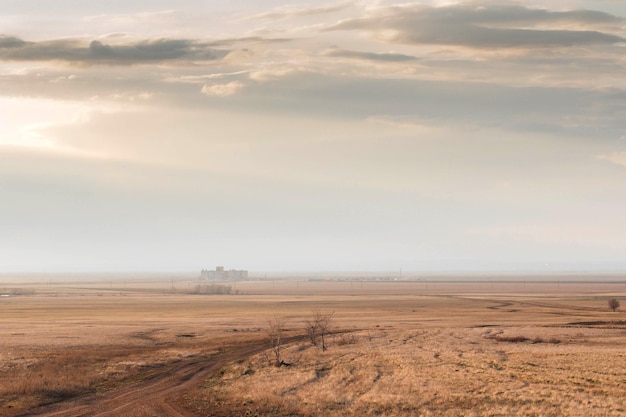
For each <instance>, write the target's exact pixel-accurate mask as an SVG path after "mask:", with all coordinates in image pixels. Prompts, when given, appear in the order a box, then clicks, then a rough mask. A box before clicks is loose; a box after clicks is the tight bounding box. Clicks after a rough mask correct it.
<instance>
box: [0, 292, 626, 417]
mask: <svg viewBox="0 0 626 417" xmlns="http://www.w3.org/2000/svg"><path fill="white" fill-rule="evenodd" d="M282 285H283V286H282V289H283V290H284V291H283V294H281V293H280V292H281V291H280V290H281V284H279V285H276V283H272V282H268V283H238V284H237V292H239V294H236V295H235V294H231V295H227V294H222V295H208V294H180V292H177V293H173V294H159V293H158V291H157V292H152V293H150V292H148V291H145V289H146V288H147V287H146V288H144V287H143V286H142V287H141V288H139V287H138V288H132V287H130V286H129V287H126V288H124V289H123V290H120V289H119V288H108V289H107V291H105V290H104V289H103V288H100V287H98V286H97V285H95V284H94V285H92V286H90V287H89V288H87V287H84V286H83V287H81V288H80V289H79V290H77V289H76V288H74V287H72V288H69V287H68V288H66V289H64V290H63V291H61V289H59V288H57V289H55V291H54V292H51V291H50V290H45V289H44V290H42V289H38V290H37V291H35V292H34V293H33V292H28V291H27V292H26V295H23V296H12V297H5V298H3V299H1V300H0V312H1V316H0V324H1V326H0V332H1V334H0V337H1V338H0V415H2V416H11V415H19V414H20V413H22V412H24V411H25V410H33V409H34V407H35V406H37V405H40V404H44V403H48V402H54V401H61V400H64V399H67V398H71V397H74V396H77V395H85V394H89V393H103V392H107V391H108V390H112V389H116V388H117V387H119V386H121V385H125V386H129V385H131V384H133V383H134V382H136V381H137V380H139V379H146V378H149V377H150V376H151V375H153V374H155V373H158V372H161V368H162V367H165V366H166V365H167V364H168V363H173V362H175V361H180V360H184V359H185V358H190V357H199V356H201V355H206V354H208V353H210V352H216V351H219V350H220V349H223V346H225V345H226V344H230V343H232V342H236V341H237V340H241V341H245V340H251V339H256V340H259V343H265V344H266V346H267V350H265V351H263V352H261V353H259V354H256V355H253V356H251V357H245V358H241V359H240V360H237V361H235V362H233V363H231V364H230V365H228V366H227V367H225V368H224V369H222V371H221V372H220V373H218V374H216V375H214V376H212V377H211V378H210V379H209V380H207V381H206V382H205V383H204V384H202V385H201V386H199V387H198V388H197V389H195V390H192V391H190V392H188V393H187V394H186V395H185V396H184V397H183V398H182V399H179V400H180V401H183V402H184V405H185V406H186V407H188V408H189V409H190V410H194V411H193V412H192V414H193V415H217V416H230V415H233V416H235V415H237V416H238V415H259V416H261V415H268V416H296V415H297V416H364V415H372V416H373V415H386V416H403V415H404V416H624V415H626V406H625V404H624V400H623V397H624V386H626V351H624V349H623V346H624V343H625V342H626V318H625V316H624V314H623V312H621V311H619V310H618V311H617V312H615V313H614V312H612V311H611V310H610V309H608V308H607V300H608V299H610V298H623V297H624V293H625V291H624V288H625V286H624V284H620V285H619V286H616V285H612V286H609V287H605V286H602V285H596V286H586V287H585V286H583V287H581V286H580V285H570V286H566V285H563V284H559V285H558V286H551V287H548V286H539V287H532V288H527V286H526V284H524V285H523V286H522V284H519V285H517V284H510V285H508V286H506V285H501V286H499V287H498V286H496V287H495V288H494V286H493V284H458V283H457V284H449V285H444V284H439V285H438V287H437V288H432V287H433V286H432V284H431V288H428V289H426V288H424V285H423V283H412V284H410V283H376V284H374V283H366V284H365V286H362V284H358V285H354V284H353V283H345V282H341V283H302V282H301V283H298V284H296V283H292V282H289V283H284V284H282ZM170 286H171V285H170ZM194 290H195V287H192V290H191V291H190V292H193V291H194ZM298 292H299V293H298ZM325 317H328V318H331V319H332V326H329V328H330V330H331V332H330V333H327V330H328V329H326V330H325V341H324V345H326V346H327V350H324V349H323V345H322V343H321V340H320V339H319V338H320V334H319V331H320V329H319V320H321V319H323V318H325ZM276 318H280V321H281V323H280V324H281V326H282V328H281V334H280V337H281V338H282V339H283V340H286V339H288V338H290V337H292V336H301V337H300V338H299V339H298V340H297V341H296V342H289V343H285V344H284V345H282V346H281V349H280V361H284V362H285V363H288V364H289V365H290V366H288V367H285V366H280V367H277V366H276V364H277V362H278V363H279V360H277V358H276V356H275V351H273V350H272V346H271V344H270V341H269V339H270V338H269V335H270V334H271V333H272V330H274V331H276V329H275V328H274V329H272V328H271V326H269V325H268V323H269V321H270V320H273V323H276ZM312 332H313V333H315V335H314V336H313V337H312V335H311V333H312ZM316 332H317V333H316ZM274 336H276V335H275V334H274ZM30 415H36V413H35V414H30Z"/></svg>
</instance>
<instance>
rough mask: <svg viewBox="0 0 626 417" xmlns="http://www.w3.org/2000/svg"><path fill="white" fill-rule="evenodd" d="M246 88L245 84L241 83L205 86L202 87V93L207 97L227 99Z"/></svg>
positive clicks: (233, 82)
mask: <svg viewBox="0 0 626 417" xmlns="http://www.w3.org/2000/svg"><path fill="white" fill-rule="evenodd" d="M243 87H245V84H244V83H242V82H240V81H231V82H229V83H226V84H213V85H211V84H205V85H204V86H203V87H202V93H203V94H206V95H207V96H216V97H227V96H232V95H233V94H235V93H237V92H238V91H239V90H241V89H242V88H243Z"/></svg>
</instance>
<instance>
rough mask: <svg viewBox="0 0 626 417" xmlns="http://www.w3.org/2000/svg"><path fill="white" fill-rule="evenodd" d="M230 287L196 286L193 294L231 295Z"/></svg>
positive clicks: (215, 285)
mask: <svg viewBox="0 0 626 417" xmlns="http://www.w3.org/2000/svg"><path fill="white" fill-rule="evenodd" d="M232 291H233V289H232V288H231V286H230V285H220V284H198V285H196V288H195V289H194V291H193V293H194V294H232Z"/></svg>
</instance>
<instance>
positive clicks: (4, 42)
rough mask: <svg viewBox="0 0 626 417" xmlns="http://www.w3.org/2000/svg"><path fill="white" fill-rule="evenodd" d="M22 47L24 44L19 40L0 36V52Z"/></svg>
mask: <svg viewBox="0 0 626 417" xmlns="http://www.w3.org/2000/svg"><path fill="white" fill-rule="evenodd" d="M24 45H26V42H24V41H23V40H21V39H19V38H16V37H13V36H4V35H0V50H2V49H8V48H19V47H22V46H24Z"/></svg>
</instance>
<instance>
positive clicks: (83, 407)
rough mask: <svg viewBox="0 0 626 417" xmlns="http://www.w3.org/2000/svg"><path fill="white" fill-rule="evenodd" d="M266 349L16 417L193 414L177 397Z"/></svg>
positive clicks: (258, 345)
mask: <svg viewBox="0 0 626 417" xmlns="http://www.w3.org/2000/svg"><path fill="white" fill-rule="evenodd" d="M303 339H304V337H303V336H293V337H291V338H289V339H287V341H286V343H293V342H296V341H299V340H303ZM266 349H268V345H267V343H266V342H265V341H263V340H258V339H257V340H253V341H248V342H245V343H244V344H239V345H237V346H232V347H230V348H226V349H225V351H224V352H222V353H218V354H216V355H214V356H210V357H204V358H198V357H195V358H189V359H186V360H182V361H179V362H176V363H173V364H170V365H169V366H166V367H164V368H163V370H160V371H159V373H158V374H157V375H155V376H153V377H151V378H150V379H147V380H145V381H142V382H139V383H137V384H133V385H130V386H126V387H124V388H121V389H117V390H112V391H108V392H106V393H104V394H99V395H98V394H94V395H89V396H85V397H80V398H75V399H72V400H68V401H64V402H61V403H56V404H52V405H48V406H44V407H40V408H37V409H35V410H31V411H29V412H26V413H23V414H19V415H18V416H16V417H31V416H39V417H155V416H168V417H193V416H194V414H193V413H192V412H191V411H189V410H186V409H184V408H183V407H181V406H180V405H178V404H177V403H176V397H178V396H180V395H182V394H183V393H184V392H187V391H189V390H190V389H192V388H194V387H197V386H199V385H200V384H202V383H203V382H204V381H205V380H206V378H208V377H209V376H211V375H214V374H217V373H218V372H219V371H220V369H221V368H223V367H224V366H225V365H227V364H228V363H230V362H233V361H237V360H242V359H246V358H248V357H250V356H252V355H254V354H257V353H259V352H262V351H264V350H266Z"/></svg>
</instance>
